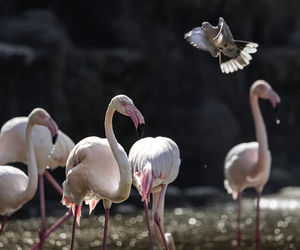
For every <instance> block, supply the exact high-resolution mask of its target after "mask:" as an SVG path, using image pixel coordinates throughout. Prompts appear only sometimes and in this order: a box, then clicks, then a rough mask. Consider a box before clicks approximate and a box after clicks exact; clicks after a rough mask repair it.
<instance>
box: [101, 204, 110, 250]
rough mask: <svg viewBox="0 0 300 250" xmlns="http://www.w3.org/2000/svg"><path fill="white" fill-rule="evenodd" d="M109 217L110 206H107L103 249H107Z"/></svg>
mask: <svg viewBox="0 0 300 250" xmlns="http://www.w3.org/2000/svg"><path fill="white" fill-rule="evenodd" d="M108 219H109V208H105V222H104V235H103V247H102V249H103V250H106V244H107V243H106V242H107V241H106V240H107V233H108Z"/></svg>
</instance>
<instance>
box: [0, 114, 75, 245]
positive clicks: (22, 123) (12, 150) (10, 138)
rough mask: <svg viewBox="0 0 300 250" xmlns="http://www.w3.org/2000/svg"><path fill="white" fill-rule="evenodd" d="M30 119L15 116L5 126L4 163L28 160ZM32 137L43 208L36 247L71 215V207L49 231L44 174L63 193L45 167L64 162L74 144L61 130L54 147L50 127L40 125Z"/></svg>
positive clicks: (0, 151) (0, 157) (1, 139)
mask: <svg viewBox="0 0 300 250" xmlns="http://www.w3.org/2000/svg"><path fill="white" fill-rule="evenodd" d="M27 123H28V117H15V118H13V119H10V120H9V121H7V122H6V123H5V124H4V125H3V126H2V128H1V132H0V164H1V165H3V164H6V163H12V162H22V163H24V164H27V157H26V140H25V134H26V127H27ZM32 141H33V146H34V150H35V156H36V162H37V166H38V174H39V177H38V178H39V191H40V192H39V193H40V210H41V228H40V232H39V236H40V242H39V245H38V246H36V247H41V246H42V244H43V241H44V240H45V239H46V238H47V236H48V235H49V234H50V233H51V232H52V231H53V229H55V228H56V227H57V226H58V225H59V224H61V223H62V222H64V221H65V220H66V219H68V217H69V216H70V215H71V210H70V211H69V212H67V213H66V214H65V215H64V216H63V217H62V218H61V219H60V220H59V221H58V222H57V223H58V224H57V223H56V224H54V225H55V227H52V228H51V229H49V231H48V232H46V211H45V195H44V175H45V177H46V178H47V179H48V180H49V182H50V183H51V184H52V185H53V186H54V187H55V188H56V189H57V191H58V192H59V193H60V194H61V195H62V193H63V191H62V188H61V186H60V185H59V184H58V183H57V182H56V181H55V179H54V178H53V177H52V176H51V174H50V173H49V172H48V171H47V170H46V168H50V169H55V168H56V167H58V166H65V165H66V161H67V157H68V155H69V153H70V151H71V150H72V148H73V147H74V145H75V144H74V142H73V141H72V140H71V139H70V138H69V137H68V136H67V135H66V134H64V133H63V132H62V131H60V130H59V131H58V138H57V141H56V144H55V148H53V145H52V144H51V140H50V133H49V131H48V129H47V128H45V127H44V126H39V125H37V126H34V128H33V130H32Z"/></svg>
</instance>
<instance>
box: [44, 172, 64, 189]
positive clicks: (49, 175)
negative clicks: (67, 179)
mask: <svg viewBox="0 0 300 250" xmlns="http://www.w3.org/2000/svg"><path fill="white" fill-rule="evenodd" d="M44 176H45V177H46V178H47V179H48V181H49V182H50V183H51V184H52V185H53V187H54V188H55V189H56V190H57V192H59V193H60V194H61V195H63V190H62V188H61V185H60V184H58V182H57V181H56V180H55V179H54V178H53V176H52V175H51V174H50V173H49V172H48V171H47V170H45V171H44Z"/></svg>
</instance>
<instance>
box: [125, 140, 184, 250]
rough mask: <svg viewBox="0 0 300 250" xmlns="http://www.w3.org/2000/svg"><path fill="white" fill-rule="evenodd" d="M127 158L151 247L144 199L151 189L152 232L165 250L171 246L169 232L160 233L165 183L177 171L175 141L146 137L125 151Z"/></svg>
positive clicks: (146, 198) (177, 153) (166, 184)
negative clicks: (138, 194)
mask: <svg viewBox="0 0 300 250" xmlns="http://www.w3.org/2000/svg"><path fill="white" fill-rule="evenodd" d="M129 162H130V164H131V166H132V175H133V184H134V186H135V187H136V188H137V190H138V191H139V193H140V194H141V196H142V201H143V203H144V209H145V216H146V222H147V228H148V234H149V239H150V249H151V250H152V249H153V241H152V234H151V227H150V221H149V216H148V202H149V200H150V193H151V192H152V195H153V197H152V198H153V201H152V211H153V218H154V222H155V223H154V233H155V236H156V239H157V241H158V243H159V245H161V246H164V247H165V248H166V249H167V250H168V249H169V250H174V249H175V244H174V240H173V237H172V234H170V233H166V234H164V203H165V193H166V189H167V186H168V184H169V183H171V182H173V181H174V180H175V179H176V177H177V175H178V172H179V165H180V162H181V160H180V155H179V149H178V146H177V145H176V143H175V142H174V141H173V140H171V139H170V138H167V137H156V138H153V137H147V138H144V139H141V140H139V141H137V142H136V143H135V144H134V145H133V146H132V147H131V149H130V151H129Z"/></svg>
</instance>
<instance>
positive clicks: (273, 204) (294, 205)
mask: <svg viewBox="0 0 300 250" xmlns="http://www.w3.org/2000/svg"><path fill="white" fill-rule="evenodd" d="M260 207H261V208H263V209H272V210H275V209H291V210H295V209H299V208H300V202H299V201H298V200H290V199H289V200H285V199H280V200H278V199H261V202H260Z"/></svg>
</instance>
